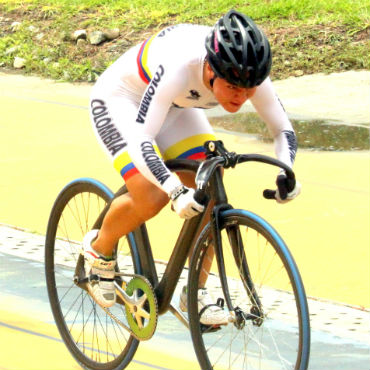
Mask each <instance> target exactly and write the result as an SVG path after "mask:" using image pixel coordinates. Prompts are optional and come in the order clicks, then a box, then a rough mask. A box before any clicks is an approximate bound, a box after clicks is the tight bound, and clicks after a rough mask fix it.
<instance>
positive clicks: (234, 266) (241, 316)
mask: <svg viewBox="0 0 370 370" xmlns="http://www.w3.org/2000/svg"><path fill="white" fill-rule="evenodd" d="M220 228H221V240H222V248H223V255H224V260H225V263H224V265H225V270H226V279H227V286H228V289H229V294H228V295H229V298H230V300H229V301H230V302H231V305H232V307H228V306H227V304H225V305H224V309H225V310H226V312H227V314H228V316H229V324H228V325H224V326H219V327H217V326H215V327H206V326H204V325H202V324H200V317H199V313H198V302H197V291H198V288H199V286H201V287H203V286H205V287H206V288H207V289H208V290H209V292H210V293H211V295H212V296H213V298H214V301H215V302H216V300H218V299H219V298H221V299H222V300H223V301H224V302H227V299H226V298H227V297H225V294H224V289H222V287H221V283H220V278H219V273H218V267H217V263H216V259H215V258H214V259H213V262H212V267H211V270H210V273H209V274H208V278H207V279H206V282H204V280H205V279H204V269H203V265H204V264H207V261H205V260H206V259H207V258H208V259H209V256H210V255H212V253H207V251H209V249H213V237H212V233H211V228H210V226H209V225H208V226H207V227H206V228H205V229H204V230H203V231H202V233H201V235H200V237H199V239H198V242H197V245H196V248H195V250H194V254H193V259H192V263H191V267H190V271H189V282H188V287H189V289H188V310H189V321H190V329H191V335H192V339H193V344H194V348H195V351H196V354H197V357H198V361H199V363H200V366H201V368H202V369H203V370H210V369H235V370H236V369H237V370H241V369H260V370H261V369H263V370H265V369H269V370H274V369H276V370H277V369H279V370H280V369H296V370H298V369H299V370H305V369H307V366H308V359H309V351H310V326H309V315H308V306H307V299H306V295H305V291H304V287H303V284H302V281H301V278H300V275H299V272H298V269H297V266H296V264H295V262H294V260H293V258H292V256H291V254H290V252H289V250H288V248H287V246H286V245H285V243H284V242H283V240H282V239H281V238H280V236H279V235H278V234H277V232H276V231H275V230H274V229H273V228H272V227H271V226H270V225H269V224H268V223H267V222H266V221H264V220H263V219H261V218H260V217H259V216H257V215H255V214H253V213H251V212H247V211H242V210H228V211H225V212H223V213H222V215H221V226H220ZM209 263H210V261H208V264H209ZM202 270H203V273H201V272H202ZM201 280H202V281H201ZM219 302H222V301H220V300H219Z"/></svg>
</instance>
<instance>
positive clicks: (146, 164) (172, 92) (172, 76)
mask: <svg viewBox="0 0 370 370" xmlns="http://www.w3.org/2000/svg"><path fill="white" fill-rule="evenodd" d="M186 77H187V75H186V71H185V73H184V71H182V73H177V71H174V70H172V71H171V70H168V69H167V68H165V67H163V66H162V65H160V66H159V67H158V68H157V70H156V71H155V73H154V74H153V78H152V80H151V82H150V83H149V84H148V86H147V88H146V90H145V92H144V94H143V97H142V100H141V103H140V106H139V109H138V114H137V118H136V121H135V122H133V123H132V124H133V127H132V130H130V133H129V134H128V137H127V139H128V140H127V141H128V152H129V155H130V157H131V159H132V160H133V162H134V164H135V166H136V168H137V169H138V170H139V171H140V173H141V174H142V175H143V176H145V177H146V178H147V179H148V180H149V181H151V182H153V183H154V184H155V185H157V186H159V187H160V188H161V189H162V190H164V191H165V192H166V193H167V194H171V193H172V192H173V191H174V190H175V189H176V188H178V187H179V186H181V182H180V180H179V179H178V178H177V177H176V176H175V175H174V174H172V173H171V172H170V171H169V169H168V168H167V167H166V166H165V165H164V162H163V160H162V158H161V157H160V155H159V154H158V153H157V151H156V150H155V148H156V143H155V137H156V136H157V134H158V132H159V131H160V129H161V127H162V125H163V122H164V121H165V118H166V116H167V114H168V111H169V109H170V107H171V105H172V102H173V100H174V98H175V97H176V96H177V95H178V93H179V92H180V91H181V90H182V89H183V88H184V85H185V84H186Z"/></svg>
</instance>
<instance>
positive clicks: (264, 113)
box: [251, 78, 297, 167]
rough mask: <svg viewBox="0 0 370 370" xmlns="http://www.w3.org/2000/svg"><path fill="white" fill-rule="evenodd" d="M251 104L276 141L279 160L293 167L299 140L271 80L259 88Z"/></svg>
mask: <svg viewBox="0 0 370 370" xmlns="http://www.w3.org/2000/svg"><path fill="white" fill-rule="evenodd" d="M251 102H252V104H253V106H254V107H255V109H256V111H257V113H258V114H259V116H260V117H261V118H262V119H263V121H264V122H265V123H266V125H267V128H268V130H269V132H270V135H271V136H272V138H273V139H274V147H275V153H276V156H277V158H278V159H279V160H281V161H282V162H284V163H285V164H287V165H288V166H290V167H292V166H293V163H294V160H295V156H296V153H297V138H296V135H295V132H294V129H293V126H292V124H291V122H290V120H289V118H288V116H287V114H286V112H285V110H284V108H283V105H282V104H281V102H280V100H279V98H278V96H277V94H276V92H275V90H274V88H273V85H272V82H271V80H270V78H267V79H266V80H265V81H264V82H263V83H262V84H261V85H260V86H258V87H257V89H256V92H255V94H254V96H253V97H252V98H251Z"/></svg>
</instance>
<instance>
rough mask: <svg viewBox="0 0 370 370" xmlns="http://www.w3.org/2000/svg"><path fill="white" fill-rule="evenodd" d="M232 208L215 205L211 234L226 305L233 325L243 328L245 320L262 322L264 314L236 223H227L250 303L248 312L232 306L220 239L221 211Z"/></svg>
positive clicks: (227, 205) (258, 324)
mask: <svg viewBox="0 0 370 370" xmlns="http://www.w3.org/2000/svg"><path fill="white" fill-rule="evenodd" d="M228 209H232V206H230V205H229V204H221V205H218V206H215V207H214V209H213V212H212V216H211V234H212V237H213V240H214V247H215V254H216V261H217V267H218V272H219V277H220V281H221V287H222V291H223V294H224V297H225V301H226V305H227V307H228V309H229V311H230V312H234V315H235V316H234V320H233V322H234V325H235V326H236V327H237V328H238V329H243V327H244V326H245V323H246V321H247V320H252V322H253V324H254V325H256V326H261V325H262V323H263V318H264V314H263V311H262V304H261V301H260V299H259V297H258V295H257V292H256V289H255V287H254V284H253V280H252V277H251V274H250V271H249V267H248V264H247V259H246V255H245V253H244V246H243V242H242V238H241V234H240V229H239V227H238V225H227V226H226V232H227V235H228V238H229V241H230V244H231V249H232V253H233V257H234V259H235V263H236V265H237V266H238V270H239V275H240V278H241V279H242V281H243V285H244V287H245V289H246V291H247V295H248V298H249V300H250V302H251V303H252V307H251V310H250V313H247V312H244V311H243V310H242V309H241V308H240V307H238V306H237V307H234V306H233V303H232V301H231V298H230V291H229V286H228V282H227V278H226V269H225V260H224V254H223V247H222V239H221V226H222V225H221V212H222V211H225V210H228Z"/></svg>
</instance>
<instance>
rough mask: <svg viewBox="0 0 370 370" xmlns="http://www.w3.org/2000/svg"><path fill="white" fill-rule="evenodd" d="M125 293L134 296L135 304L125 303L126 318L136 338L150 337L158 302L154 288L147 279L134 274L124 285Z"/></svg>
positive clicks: (155, 319)
mask: <svg viewBox="0 0 370 370" xmlns="http://www.w3.org/2000/svg"><path fill="white" fill-rule="evenodd" d="M126 294H128V295H129V296H130V297H131V298H135V300H136V301H137V304H135V305H133V306H132V305H129V304H127V303H126V304H125V309H126V318H127V322H128V324H129V325H130V329H131V330H132V331H133V333H134V334H135V336H136V337H137V339H139V340H148V339H150V338H151V337H152V336H153V334H154V332H155V329H156V328H157V321H158V303H157V297H156V296H155V293H154V289H153V287H152V285H151V284H150V282H149V280H148V279H146V278H145V277H143V276H135V277H134V278H132V279H131V280H130V281H129V282H128V284H127V286H126Z"/></svg>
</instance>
